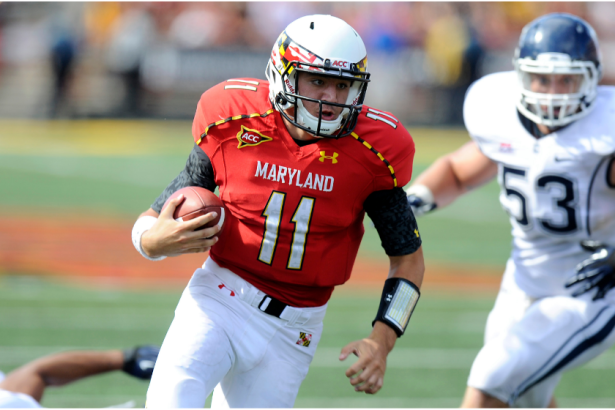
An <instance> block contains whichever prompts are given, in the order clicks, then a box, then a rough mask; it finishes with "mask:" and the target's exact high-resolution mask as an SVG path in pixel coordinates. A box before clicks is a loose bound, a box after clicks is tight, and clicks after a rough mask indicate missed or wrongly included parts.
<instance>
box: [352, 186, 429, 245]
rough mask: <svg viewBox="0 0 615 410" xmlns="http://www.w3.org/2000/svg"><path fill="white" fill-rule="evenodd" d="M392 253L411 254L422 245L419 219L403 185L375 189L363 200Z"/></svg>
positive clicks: (381, 238) (381, 237)
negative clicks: (417, 221) (415, 215)
mask: <svg viewBox="0 0 615 410" xmlns="http://www.w3.org/2000/svg"><path fill="white" fill-rule="evenodd" d="M363 207H364V208H365V212H367V215H369V217H370V218H371V219H372V221H373V222H374V226H375V227H376V230H377V231H378V235H379V236H380V241H381V242H382V247H383V248H384V251H385V252H386V254H387V255H389V256H402V255H409V254H411V253H414V252H416V251H417V250H418V249H419V248H420V247H421V243H422V241H421V238H420V236H419V234H418V232H419V231H418V226H417V224H416V219H415V218H414V214H413V213H412V209H411V208H410V204H409V203H408V199H407V197H406V193H405V192H404V190H403V189H402V188H393V189H391V190H386V191H376V192H372V193H371V194H370V195H369V196H368V197H367V199H366V200H365V202H364V203H363Z"/></svg>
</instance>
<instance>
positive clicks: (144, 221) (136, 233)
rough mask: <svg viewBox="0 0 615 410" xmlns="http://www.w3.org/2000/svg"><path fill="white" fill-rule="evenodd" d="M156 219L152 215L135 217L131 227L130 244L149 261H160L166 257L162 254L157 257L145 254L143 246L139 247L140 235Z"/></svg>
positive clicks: (148, 228)
mask: <svg viewBox="0 0 615 410" xmlns="http://www.w3.org/2000/svg"><path fill="white" fill-rule="evenodd" d="M157 220H158V218H156V217H154V216H149V215H148V216H142V217H141V218H139V219H137V222H135V225H134V226H133V227H132V244H133V245H134V246H135V249H136V250H137V251H139V253H140V254H141V255H143V257H144V258H145V259H149V260H150V261H161V260H163V259H164V258H166V256H164V255H163V256H159V257H157V258H152V257H150V256H147V254H146V253H145V252H143V248H142V247H141V237H142V236H143V234H144V233H145V231H149V230H150V229H151V228H152V226H154V224H155V223H156V221H157Z"/></svg>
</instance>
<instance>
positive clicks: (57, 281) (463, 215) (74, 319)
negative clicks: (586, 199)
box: [0, 120, 615, 407]
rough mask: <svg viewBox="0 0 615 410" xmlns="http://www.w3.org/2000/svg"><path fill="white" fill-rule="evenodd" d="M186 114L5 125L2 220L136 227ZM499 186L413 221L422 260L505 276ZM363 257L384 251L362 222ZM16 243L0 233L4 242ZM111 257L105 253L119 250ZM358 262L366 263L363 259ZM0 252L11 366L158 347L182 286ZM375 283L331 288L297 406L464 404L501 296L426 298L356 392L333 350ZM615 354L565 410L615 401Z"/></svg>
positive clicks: (433, 141)
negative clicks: (74, 353)
mask: <svg viewBox="0 0 615 410" xmlns="http://www.w3.org/2000/svg"><path fill="white" fill-rule="evenodd" d="M190 127H191V124H190V122H189V121H162V120H160V121H139V122H137V121H106V120H105V121H102V120H101V121H85V120H84V121H12V120H6V121H5V120H3V121H1V122H0V212H1V213H2V218H10V217H11V216H12V215H21V216H23V215H31V216H32V218H40V217H44V218H57V217H61V216H70V215H73V214H78V215H93V216H95V217H96V216H100V217H108V218H115V219H117V220H120V221H125V222H126V223H127V226H128V228H127V231H126V235H127V236H129V235H130V233H129V229H130V224H131V223H132V222H133V221H134V219H135V218H136V216H137V215H138V214H139V213H140V212H142V211H143V210H145V209H147V207H148V206H149V205H150V204H151V202H152V201H153V200H154V199H155V197H156V196H157V195H159V193H160V192H161V190H162V189H163V188H164V187H165V186H166V184H167V183H168V182H169V181H170V180H171V179H172V178H174V177H175V175H176V174H177V173H178V172H179V171H180V170H181V169H182V168H183V166H184V162H185V159H186V158H187V155H188V153H189V152H190V150H191V148H192V140H191V136H190ZM410 132H411V134H412V135H413V136H414V138H415V141H416V145H417V156H416V160H415V171H414V174H415V176H417V175H418V174H419V173H420V172H421V171H422V170H423V169H425V168H426V167H427V166H428V165H429V164H430V163H431V162H432V161H433V160H435V159H436V158H437V157H438V156H439V155H442V154H443V153H446V152H450V151H452V150H454V149H456V148H457V147H459V146H461V145H462V144H464V143H465V142H466V141H467V140H468V138H467V135H466V134H465V131H463V130H459V129H412V128H411V129H410ZM497 193H498V189H497V185H496V183H495V182H492V183H490V184H488V185H486V186H484V187H482V188H480V189H478V190H477V191H475V192H473V193H471V194H469V195H467V196H466V197H464V198H462V199H461V200H459V201H458V202H457V203H456V204H455V205H454V206H452V207H450V208H447V209H444V210H441V211H439V212H436V213H434V214H432V215H428V216H426V217H424V218H421V219H420V220H419V226H420V229H421V233H422V236H423V241H424V250H425V256H426V259H427V264H428V266H429V264H438V265H440V266H448V267H450V269H451V273H454V270H455V267H459V268H464V267H465V268H466V269H467V267H474V266H475V267H480V268H484V269H485V270H486V271H490V272H492V273H493V275H499V274H500V272H501V271H502V269H503V266H504V263H505V261H506V258H507V255H508V252H509V246H510V233H509V231H510V228H509V225H508V221H507V218H506V215H505V214H504V212H503V211H502V210H501V208H500V206H499V203H498V199H497ZM366 222H367V223H366V235H365V239H364V242H363V244H362V247H361V251H360V258H361V259H360V260H369V259H384V258H386V256H385V255H384V253H383V252H382V250H381V248H380V244H379V239H378V237H377V234H376V232H375V230H374V229H372V228H370V227H369V225H370V224H369V220H367V221H366ZM2 241H10V237H7V235H6V234H3V232H2V226H1V219H0V244H1V243H2ZM112 257H113V255H109V258H112ZM360 260H359V263H360ZM1 262H2V261H1V260H0V369H1V370H3V371H5V372H7V371H10V370H11V369H13V368H15V367H17V366H18V365H20V364H23V363H25V362H26V361H28V360H31V359H34V358H36V357H39V356H41V355H44V354H48V353H52V352H56V351H59V350H67V349H72V348H96V349H101V348H124V347H129V346H132V345H136V344H146V343H155V344H160V343H161V342H162V339H163V337H164V335H165V333H166V330H167V328H168V326H169V324H170V322H171V320H172V317H173V310H174V307H175V304H176V303H177V300H178V299H179V296H180V293H181V288H179V287H178V288H170V289H166V290H151V289H147V290H146V289H141V290H138V289H122V288H113V287H105V286H87V285H83V284H80V285H77V284H75V283H70V282H67V281H66V280H65V279H62V278H61V277H58V278H53V279H50V278H41V277H39V276H36V275H37V273H38V272H7V271H5V270H3V267H2V263H1ZM379 293H380V289H374V290H373V291H368V290H357V289H344V288H343V287H342V288H341V289H339V290H338V291H336V292H335V293H334V297H333V298H332V300H331V302H330V307H329V310H328V314H327V317H326V319H325V332H324V336H323V338H322V341H321V344H320V346H319V350H318V352H317V355H316V357H315V359H314V363H313V365H312V368H311V370H310V373H309V374H308V376H307V379H306V381H305V382H304V384H303V386H302V388H301V391H300V393H299V397H298V399H297V402H296V407H456V406H458V405H459V403H460V400H461V397H462V395H463V392H464V390H465V381H466V378H467V375H468V372H469V369H470V366H471V363H472V360H473V358H474V356H475V354H476V353H477V352H478V350H479V349H480V347H481V345H482V336H483V326H484V323H485V320H486V317H487V314H488V312H489V309H490V308H491V306H492V304H493V300H494V298H495V293H494V292H485V291H481V292H478V291H477V292H468V291H467V290H459V291H457V292H452V291H448V292H447V291H444V290H442V291H438V290H431V291H430V292H429V293H428V294H424V297H423V298H422V299H421V302H420V303H419V306H418V308H417V311H416V312H415V314H414V316H413V318H412V323H411V326H410V328H409V331H408V333H407V335H406V336H404V337H403V338H401V339H400V340H399V341H398V343H397V346H396V349H395V350H394V352H393V353H392V355H391V356H390V357H389V361H388V362H389V368H388V372H387V376H386V379H385V387H384V389H383V390H382V391H381V392H380V393H378V394H377V395H375V396H367V395H363V394H357V393H355V392H354V391H353V390H352V388H351V387H350V385H349V384H348V381H347V379H346V377H345V376H344V370H345V369H346V368H347V367H348V366H349V365H350V364H349V363H341V364H340V363H339V362H338V360H337V355H338V354H339V350H340V349H341V347H342V346H344V345H345V344H346V343H348V342H349V341H352V340H355V339H358V338H362V337H365V336H366V335H367V333H368V330H369V323H371V321H372V319H373V315H374V312H375V311H376V309H377V305H378V299H379ZM614 369H615V352H614V350H613V349H611V351H609V352H608V353H607V354H606V355H604V356H601V357H600V358H599V359H597V360H595V362H594V363H590V364H589V365H587V366H584V367H583V368H581V369H577V370H575V371H572V372H570V373H568V374H566V375H565V376H564V378H563V380H562V382H561V383H560V386H559V387H558V390H557V397H558V399H559V404H560V405H561V406H564V407H615V392H614V391H613V389H612V380H613V376H615V370H614ZM146 390H147V384H146V383H142V382H139V381H136V380H133V379H131V378H129V377H127V376H125V375H123V374H120V373H118V374H108V375H105V376H101V377H97V378H92V379H90V380H85V381H81V382H78V383H75V384H74V385H71V386H68V387H65V388H60V389H51V390H49V392H48V393H47V394H46V396H45V398H44V399H43V404H44V405H45V406H49V407H100V406H110V405H116V404H119V403H123V402H127V401H130V400H134V401H135V402H136V405H137V406H143V404H144V398H145V392H146Z"/></svg>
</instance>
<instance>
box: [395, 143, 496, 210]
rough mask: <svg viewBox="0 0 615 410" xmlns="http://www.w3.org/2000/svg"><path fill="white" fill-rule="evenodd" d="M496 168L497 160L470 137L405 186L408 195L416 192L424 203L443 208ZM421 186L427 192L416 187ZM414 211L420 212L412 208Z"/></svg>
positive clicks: (481, 181) (481, 182)
mask: <svg viewBox="0 0 615 410" xmlns="http://www.w3.org/2000/svg"><path fill="white" fill-rule="evenodd" d="M497 172H498V166H497V164H496V163H495V162H493V161H492V160H491V159H489V158H488V157H487V156H486V155H485V154H483V153H482V152H481V151H480V149H479V148H478V145H476V143H475V142H474V141H471V142H468V143H467V144H465V145H464V146H462V147H461V148H459V149H458V150H457V151H455V152H452V153H450V154H447V155H445V156H443V157H440V158H439V159H437V160H436V161H435V162H434V163H433V164H432V165H431V166H430V167H429V168H428V169H427V170H426V171H425V172H423V173H422V174H421V175H420V176H419V177H418V178H417V179H416V181H415V182H414V184H412V186H411V187H410V188H408V190H407V193H408V195H409V196H410V195H413V194H415V195H418V196H419V197H421V199H423V200H424V201H425V202H426V203H429V202H431V203H433V204H435V205H437V206H438V207H439V208H442V207H444V206H446V205H448V204H450V203H451V202H453V201H454V200H455V199H457V198H458V197H459V196H461V195H462V194H464V193H466V192H467V191H469V190H470V189H473V188H476V187H478V186H480V185H483V184H485V183H487V182H489V181H490V180H491V179H493V178H494V177H495V176H496V175H497ZM421 186H423V187H426V188H427V189H428V190H429V193H427V194H425V192H426V191H424V190H422V189H421V188H418V187H421ZM417 188H418V189H417ZM429 194H431V197H430V195H429ZM415 214H417V215H418V214H420V213H417V212H416V210H415Z"/></svg>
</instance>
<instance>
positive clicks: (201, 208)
mask: <svg viewBox="0 0 615 410" xmlns="http://www.w3.org/2000/svg"><path fill="white" fill-rule="evenodd" d="M180 194H183V195H184V197H185V198H186V199H184V200H183V202H182V203H180V204H179V205H178V206H177V208H175V213H174V214H173V218H175V220H176V221H184V222H185V221H189V220H191V219H194V218H197V217H199V216H201V215H205V214H208V213H210V212H216V213H217V214H218V216H217V217H216V218H215V219H214V220H213V221H211V222H208V223H206V224H205V225H204V226H202V227H200V228H199V229H197V230H201V229H205V228H209V227H211V226H214V225H216V224H220V228H221V229H220V232H218V233H217V234H216V235H213V236H218V235H220V234H221V233H222V230H223V229H224V218H225V217H226V214H227V211H226V210H225V209H224V205H223V204H222V201H220V198H218V197H217V196H216V194H214V193H213V192H211V191H210V190H208V189H205V188H201V187H198V186H189V187H185V188H182V189H180V190H178V191H175V192H174V193H173V195H171V196H170V197H169V199H167V201H166V202H165V203H164V205H163V206H162V209H164V208H165V207H166V206H167V204H168V203H169V201H171V199H173V198H177V196H178V195H180Z"/></svg>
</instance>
